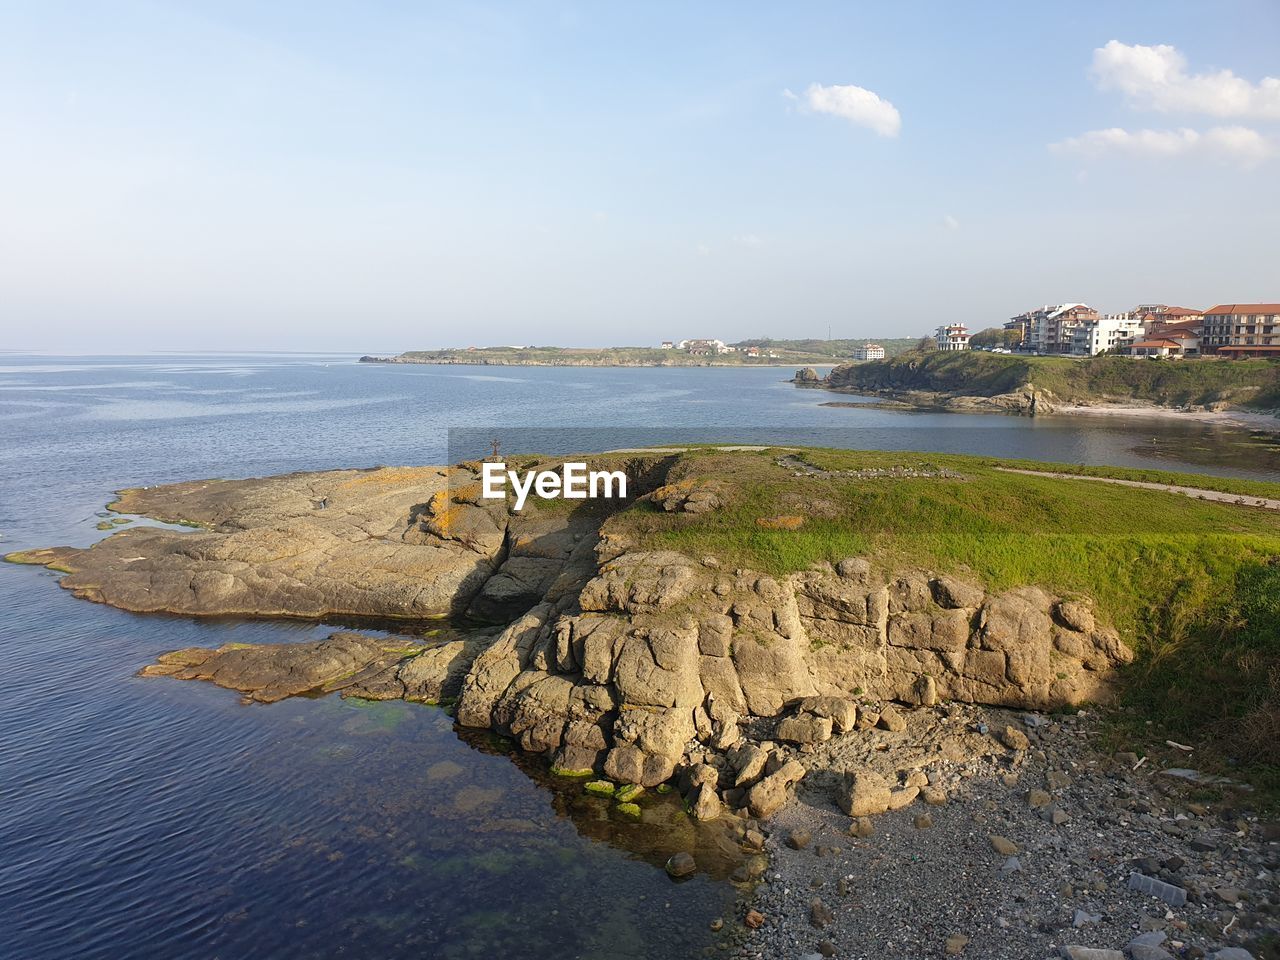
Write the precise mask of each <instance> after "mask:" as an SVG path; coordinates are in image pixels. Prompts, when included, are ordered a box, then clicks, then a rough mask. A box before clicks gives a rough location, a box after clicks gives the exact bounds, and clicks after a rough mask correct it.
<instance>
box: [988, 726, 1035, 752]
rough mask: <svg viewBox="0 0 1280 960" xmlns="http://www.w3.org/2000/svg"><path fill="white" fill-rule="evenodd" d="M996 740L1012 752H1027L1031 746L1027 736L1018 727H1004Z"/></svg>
mask: <svg viewBox="0 0 1280 960" xmlns="http://www.w3.org/2000/svg"><path fill="white" fill-rule="evenodd" d="M996 738H997V739H998V740H999V741H1000V742H1001V743H1003V744H1004V745H1005V746H1006V747H1008V748H1009V749H1010V750H1025V749H1027V747H1028V746H1030V745H1031V742H1030V741H1029V740H1028V739H1027V735H1026V734H1025V733H1023V732H1022V731H1021V730H1019V729H1018V728H1017V727H1009V726H1006V727H1003V728H1002V729H1001V730H1000V731H999V732H998V733H997V734H996Z"/></svg>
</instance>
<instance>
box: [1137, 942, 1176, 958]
mask: <svg viewBox="0 0 1280 960" xmlns="http://www.w3.org/2000/svg"><path fill="white" fill-rule="evenodd" d="M1128 952H1129V960H1174V956H1173V954H1172V953H1170V952H1169V951H1168V950H1166V949H1165V948H1164V947H1157V946H1152V945H1149V944H1145V943H1138V944H1130V945H1129V948H1128Z"/></svg>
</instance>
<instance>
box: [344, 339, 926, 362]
mask: <svg viewBox="0 0 1280 960" xmlns="http://www.w3.org/2000/svg"><path fill="white" fill-rule="evenodd" d="M865 342H866V341H861V340H770V339H758V340H743V341H740V342H738V343H725V342H723V341H721V340H681V341H678V342H673V341H669V340H668V341H664V344H663V346H659V347H601V348H591V347H533V346H527V347H526V346H508V347H466V348H445V349H440V350H410V351H408V352H406V353H401V354H397V355H395V356H389V357H375V356H363V357H361V358H360V362H361V363H436V364H467V365H478V366H515V367H743V366H748V367H755V366H792V365H794V364H817V365H819V366H827V365H831V364H837V363H842V362H846V361H848V360H849V358H850V357H852V356H854V354H855V352H856V350H857V348H858V345H860V344H863V343H865ZM881 343H882V344H883V349H884V351H886V352H887V354H888V355H891V356H892V355H894V354H896V353H899V352H901V351H904V350H907V349H909V348H910V347H911V346H913V345H914V344H915V343H916V341H915V340H913V339H912V340H901V339H899V340H884V341H881ZM882 355H884V354H883V353H882Z"/></svg>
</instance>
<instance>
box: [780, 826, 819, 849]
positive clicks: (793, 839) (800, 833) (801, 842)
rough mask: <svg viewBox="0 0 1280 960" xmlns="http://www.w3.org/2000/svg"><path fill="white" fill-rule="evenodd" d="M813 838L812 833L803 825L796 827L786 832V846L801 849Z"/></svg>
mask: <svg viewBox="0 0 1280 960" xmlns="http://www.w3.org/2000/svg"><path fill="white" fill-rule="evenodd" d="M812 839H813V834H811V833H810V832H809V831H808V830H806V829H804V828H803V827H797V828H796V829H795V830H792V831H791V832H790V833H789V834H787V841H786V843H787V846H788V847H790V848H791V849H792V850H803V849H804V848H805V847H807V846H808V845H809V841H810V840H812Z"/></svg>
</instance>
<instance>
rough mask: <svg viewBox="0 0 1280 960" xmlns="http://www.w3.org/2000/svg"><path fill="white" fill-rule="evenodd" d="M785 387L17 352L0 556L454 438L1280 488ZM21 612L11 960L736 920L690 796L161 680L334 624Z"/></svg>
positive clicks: (389, 953)
mask: <svg viewBox="0 0 1280 960" xmlns="http://www.w3.org/2000/svg"><path fill="white" fill-rule="evenodd" d="M787 375H788V372H787V371H783V370H778V369H751V370H736V369H728V368H726V369H668V370H661V369H619V370H607V369H587V368H478V367H456V366H455V367H429V366H381V365H360V364H356V363H352V362H350V361H349V359H347V358H339V357H327V356H296V355H289V356H266V355H254V356H229V357H210V356H181V357H179V356H166V357H137V358H129V357H123V358H122V357H114V358H51V357H19V356H11V355H10V356H4V355H0V551H3V552H8V551H12V550H18V549H25V548H30V547H37V546H48V545H51V544H63V543H68V544H76V545H83V544H87V543H91V542H93V541H94V540H95V539H97V538H98V537H101V536H102V535H103V534H101V533H99V532H98V531H97V530H96V529H95V525H96V524H97V522H98V521H99V519H100V518H101V516H102V509H103V505H104V504H105V503H107V502H108V501H109V500H110V499H111V492H112V491H113V490H115V489H118V488H120V487H125V486H135V485H140V484H149V483H158V482H166V481H174V480H180V479H188V478H197V477H212V476H227V477H231V476H253V475H263V474H270V473H279V472H285V471H290V470H310V469H322V468H330V467H346V466H368V465H374V464H380V463H385V464H392V463H395V464H401V463H437V462H442V461H443V460H445V459H446V457H447V456H448V455H449V452H450V451H449V430H450V428H467V430H468V431H469V432H468V433H467V434H466V436H470V437H472V438H473V439H474V438H475V437H477V436H485V435H487V434H493V435H495V436H496V435H501V436H503V437H504V438H506V439H504V443H507V444H509V445H513V446H520V445H524V446H526V447H529V448H531V449H532V448H537V449H541V450H544V451H546V452H563V451H566V450H569V449H574V448H577V447H579V446H580V445H581V444H583V443H584V437H587V438H590V440H591V441H592V442H597V441H598V443H599V444H600V445H609V446H626V445H632V444H637V443H651V442H654V441H655V440H660V439H661V438H662V437H676V436H679V437H681V438H697V439H707V440H725V441H732V440H760V439H769V440H772V441H774V442H787V443H821V444H832V445H842V446H851V447H869V448H883V449H912V450H932V451H953V452H975V453H984V454H994V455H1005V456H1017V457H1032V458H1037V459H1047V460H1059V461H1066V462H1089V463H1112V464H1121V465H1134V466H1143V465H1146V466H1161V467H1168V468H1176V469H1184V470H1191V471H1202V472H1214V473H1221V474H1229V475H1236V476H1252V477H1259V478H1265V479H1280V458H1278V457H1277V455H1276V453H1275V449H1274V447H1273V446H1271V445H1270V444H1268V443H1267V442H1265V441H1263V440H1262V439H1260V438H1257V437H1251V436H1250V435H1248V434H1247V433H1244V432H1241V431H1235V430H1227V429H1222V428H1216V427H1208V426H1204V425H1197V424H1170V423H1168V422H1160V421H1142V422H1136V423H1117V422H1113V421H1103V420H1096V421H1094V420H1090V421H1081V420H1071V419H1052V418H1051V419H1044V420H1036V421H1030V420H1024V419H1017V418H1005V417H981V416H959V415H942V414H936V415H935V414H903V413H894V412H886V411H878V410H866V409H864V410H858V409H848V408H824V407H822V406H820V404H821V403H822V402H823V401H826V400H830V399H832V397H831V395H829V394H824V393H821V392H818V391H805V390H797V389H795V388H794V387H792V386H791V385H790V384H787V383H785V382H782V381H783V380H784V378H785V377H786V376H787ZM839 399H848V398H843V397H842V398H839ZM569 428H575V429H569ZM584 429H585V430H587V431H589V432H587V433H584V432H583V430H584ZM470 452H471V453H474V452H475V451H470ZM0 610H3V617H2V618H0V667H2V668H3V673H4V678H5V683H4V684H3V685H2V686H0V954H3V955H5V956H13V957H22V958H44V957H49V958H52V957H58V958H62V957H77V958H92V957H112V958H117V957H122V956H128V957H226V958H239V957H245V956H271V957H321V956H326V957H327V956H361V957H369V956H384V957H402V956H404V957H408V956H413V957H419V956H439V957H445V958H451V957H473V956H489V955H493V954H495V953H496V952H498V951H510V952H512V953H518V954H519V955H520V956H524V957H532V958H541V957H604V956H616V955H619V954H622V955H630V956H634V957H680V956H694V955H697V954H699V953H700V952H701V950H702V949H703V948H704V947H706V946H707V945H708V944H709V943H710V942H712V935H711V934H710V933H709V931H708V926H707V925H708V921H709V920H710V919H711V918H713V917H715V916H718V915H723V914H724V913H725V912H726V911H728V910H730V909H731V907H732V902H731V901H732V897H733V892H732V890H731V889H730V888H729V886H728V884H727V883H725V882H723V881H722V880H719V879H717V877H718V876H723V873H724V868H725V867H724V862H723V860H722V859H721V858H719V857H718V856H717V854H716V851H715V850H714V848H713V847H711V846H710V845H709V844H710V841H709V839H708V836H707V835H705V834H699V833H697V832H696V831H694V830H693V828H692V827H691V826H690V825H689V824H688V821H687V820H685V819H684V818H682V817H681V816H680V815H679V814H678V811H677V810H676V809H675V808H674V807H673V806H666V807H664V806H663V805H661V804H659V805H656V806H655V807H653V808H652V811H651V814H650V816H652V817H654V818H655V819H663V818H670V823H669V824H668V825H667V826H665V827H652V826H649V825H636V826H632V825H627V824H618V823H614V822H612V821H610V819H609V814H608V811H607V808H606V807H604V806H597V805H595V804H594V803H593V802H592V801H588V800H585V799H583V798H582V797H581V796H580V794H579V792H578V790H577V788H575V787H572V786H569V787H566V786H564V785H556V784H553V783H550V782H548V780H547V778H545V777H544V776H542V775H541V774H540V767H539V766H538V765H537V764H536V763H530V762H528V761H525V760H522V759H520V758H516V757H513V756H512V755H511V754H510V753H509V751H508V750H507V749H506V748H505V746H504V745H503V744H501V743H500V742H497V741H495V740H493V739H492V738H489V737H487V736H483V735H481V736H476V735H465V736H460V735H459V733H457V732H456V731H455V730H454V728H453V725H452V723H451V721H450V719H449V717H448V716H447V715H446V714H445V713H443V712H442V711H440V710H437V709H434V708H429V707H423V706H417V705H411V704H404V703H388V704H372V705H371V704H361V703H357V702H352V701H342V700H340V699H338V698H336V697H327V698H321V699H298V700H292V701H286V702H283V703H279V704H274V705H270V706H262V705H256V706H245V705H242V704H240V703H239V700H238V697H237V696H236V695H235V694H234V693H232V692H230V691H226V690H220V689H217V688H215V687H212V686H209V685H204V684H191V683H180V682H177V681H172V680H164V679H150V680H143V679H139V678H137V677H135V676H134V674H135V672H136V671H137V670H138V668H139V667H141V666H142V665H143V664H145V663H147V662H149V661H150V660H151V659H153V658H154V656H155V655H156V654H157V653H160V652H162V651H164V650H170V649H173V648H176V647H181V646H188V645H195V644H201V645H216V644H221V643H227V642H231V641H242V642H270V641H279V640H289V639H303V638H308V637H315V636H321V635H323V634H324V633H325V632H326V630H327V629H328V628H327V627H326V626H325V625H323V624H302V623H265V622H245V621H199V622H196V621H189V620H185V619H181V618H175V617H160V616H147V617H142V616H136V615H132V614H127V613H123V612H120V611H116V610H112V609H110V608H107V607H102V606H99V605H95V604H91V603H87V602H84V601H79V600H75V599H73V598H72V597H70V596H69V595H67V594H66V593H65V592H63V591H62V590H60V589H59V588H58V587H57V585H56V577H55V576H54V575H52V574H49V573H47V572H45V571H41V570H37V569H33V568H27V567H16V566H12V565H7V564H6V565H0ZM685 846H694V847H696V848H697V850H698V853H699V858H700V862H702V863H703V864H704V865H705V867H706V872H705V873H703V874H702V875H700V876H698V877H697V878H695V879H694V880H692V881H690V882H686V883H682V884H679V885H676V884H673V883H671V881H669V880H668V879H667V877H666V876H665V874H664V873H663V871H662V869H661V863H662V861H663V860H665V858H666V856H667V855H668V854H669V853H670V852H671V851H673V850H674V849H679V848H681V847H685Z"/></svg>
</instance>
